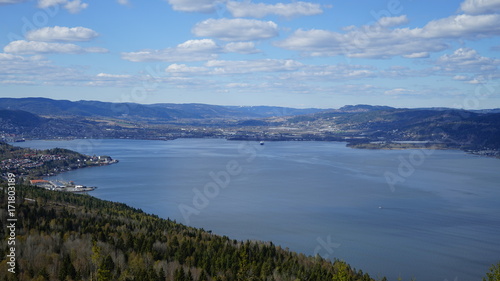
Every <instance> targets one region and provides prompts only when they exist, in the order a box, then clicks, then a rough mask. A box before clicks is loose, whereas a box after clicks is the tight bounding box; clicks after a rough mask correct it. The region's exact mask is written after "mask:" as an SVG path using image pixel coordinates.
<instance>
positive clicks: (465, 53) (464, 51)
mask: <svg viewBox="0 0 500 281" xmlns="http://www.w3.org/2000/svg"><path fill="white" fill-rule="evenodd" d="M436 65H437V67H438V69H439V70H442V71H446V72H453V73H456V72H461V73H463V72H472V73H482V72H492V71H494V70H497V68H498V66H499V65H500V59H493V58H488V57H483V56H481V55H479V54H478V53H477V51H476V50H474V49H471V48H460V49H457V50H455V51H454V52H453V54H445V55H442V56H441V57H439V59H437V61H436ZM455 77H456V76H455ZM457 80H458V79H457Z"/></svg>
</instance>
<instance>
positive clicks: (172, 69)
mask: <svg viewBox="0 0 500 281" xmlns="http://www.w3.org/2000/svg"><path fill="white" fill-rule="evenodd" d="M207 71H208V68H206V67H200V66H187V65H185V64H176V63H174V64H171V65H169V66H168V67H167V68H165V72H167V73H171V74H193V73H194V74H202V73H205V72H207Z"/></svg>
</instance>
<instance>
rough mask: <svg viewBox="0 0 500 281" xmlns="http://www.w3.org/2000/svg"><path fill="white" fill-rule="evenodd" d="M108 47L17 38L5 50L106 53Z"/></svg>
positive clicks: (41, 52) (21, 52)
mask: <svg viewBox="0 0 500 281" xmlns="http://www.w3.org/2000/svg"><path fill="white" fill-rule="evenodd" d="M107 51H108V50H107V49H104V48H98V47H89V48H82V47H80V46H77V45H75V44H67V43H47V42H37V41H25V40H17V41H12V42H10V43H9V44H8V45H7V46H5V47H4V52H6V53H13V54H56V53H58V54H83V53H105V52H107Z"/></svg>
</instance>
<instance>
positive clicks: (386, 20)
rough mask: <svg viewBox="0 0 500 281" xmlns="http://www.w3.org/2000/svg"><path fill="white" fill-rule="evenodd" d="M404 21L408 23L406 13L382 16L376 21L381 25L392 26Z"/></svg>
mask: <svg viewBox="0 0 500 281" xmlns="http://www.w3.org/2000/svg"><path fill="white" fill-rule="evenodd" d="M405 23H408V17H407V16H406V15H401V16H399V17H382V18H380V19H379V20H378V22H377V24H378V25H379V26H381V27H393V26H399V25H402V24H405Z"/></svg>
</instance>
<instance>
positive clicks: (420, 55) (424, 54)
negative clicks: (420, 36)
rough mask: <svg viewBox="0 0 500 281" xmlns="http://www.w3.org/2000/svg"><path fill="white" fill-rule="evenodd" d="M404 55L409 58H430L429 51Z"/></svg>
mask: <svg viewBox="0 0 500 281" xmlns="http://www.w3.org/2000/svg"><path fill="white" fill-rule="evenodd" d="M403 57H405V58H407V59H419V58H428V57H429V52H417V53H411V54H407V55H403Z"/></svg>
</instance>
